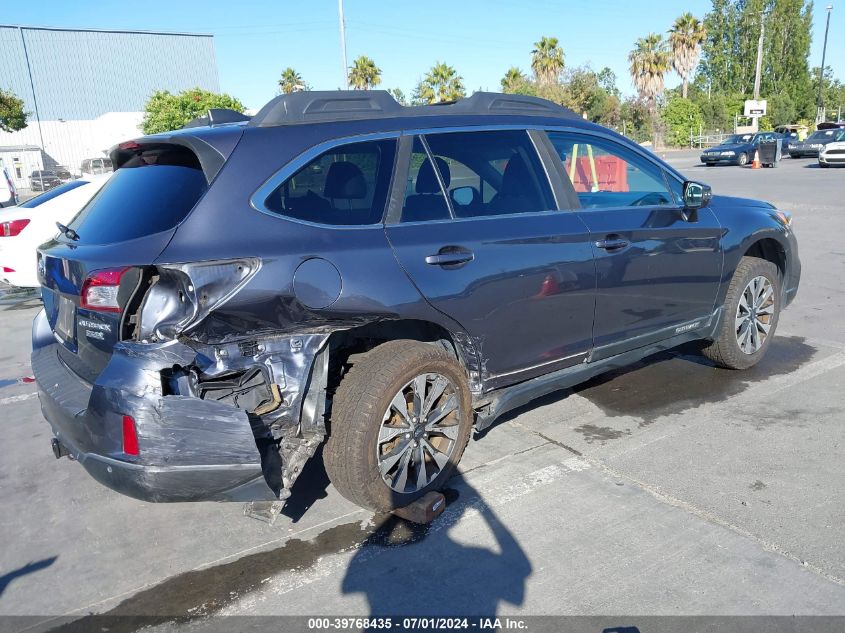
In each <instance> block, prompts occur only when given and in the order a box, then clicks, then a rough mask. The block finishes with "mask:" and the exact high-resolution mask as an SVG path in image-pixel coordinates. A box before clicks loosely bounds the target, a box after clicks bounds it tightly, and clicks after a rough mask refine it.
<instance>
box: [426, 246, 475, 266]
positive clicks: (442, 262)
mask: <svg viewBox="0 0 845 633" xmlns="http://www.w3.org/2000/svg"><path fill="white" fill-rule="evenodd" d="M473 259H475V254H474V253H473V252H472V251H470V250H467V249H465V248H461V247H456V246H444V247H443V248H441V249H440V251H439V252H438V253H437V254H436V255H429V256H428V257H426V258H425V263H426V264H430V265H432V266H460V265H461V264H467V263H469V262H471V261H472V260H473Z"/></svg>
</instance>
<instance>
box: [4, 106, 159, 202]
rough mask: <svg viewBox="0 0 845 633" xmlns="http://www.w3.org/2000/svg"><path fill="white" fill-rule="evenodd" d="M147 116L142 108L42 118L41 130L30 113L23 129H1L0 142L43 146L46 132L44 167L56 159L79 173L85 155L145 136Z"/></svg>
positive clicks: (101, 152) (103, 153) (100, 153)
mask: <svg viewBox="0 0 845 633" xmlns="http://www.w3.org/2000/svg"><path fill="white" fill-rule="evenodd" d="M143 116H144V114H143V113H142V112H107V113H106V114H103V115H102V116H100V117H97V118H96V119H93V120H78V121H42V122H41V132H40V134H39V129H38V128H39V125H38V123H37V122H36V121H35V120H34V119H33V118H32V117H30V120H29V125H28V126H27V127H26V128H24V129H23V130H21V131H19V132H11V133H9V132H0V146H41V137H42V136H43V138H44V154H45V156H44V168H45V169H49V168H50V167H51V165H53V164H54V162H55V164H59V165H64V166H65V167H67V168H68V169H69V170H70V171H71V173H73V174H76V175H78V174H79V168H80V165H81V164H82V161H83V159H85V158H99V157H103V156H106V155H107V152H108V150H109V148H110V147H112V146H113V145H116V144H117V143H120V142H121V141H125V140H128V139H131V138H137V137H138V136H141V135H142V132H141V130H140V127H139V126H140V124H141V120H142V119H143ZM24 176H29V174H28V173H27V174H25V175H24ZM16 184H17V185H18V186H22V187H26V186H28V183H20V182H16Z"/></svg>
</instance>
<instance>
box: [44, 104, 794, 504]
mask: <svg viewBox="0 0 845 633" xmlns="http://www.w3.org/2000/svg"><path fill="white" fill-rule="evenodd" d="M215 120H216V119H215ZM111 156H112V160H113V162H114V166H115V168H116V170H115V174H114V176H112V178H111V180H110V181H109V182H108V183H107V184H106V185H105V186H104V187H103V189H102V190H101V192H100V193H99V195H98V196H97V197H96V198H94V199H93V201H92V202H91V203H90V204H89V205H88V206H87V207H86V208H85V209H83V211H82V212H81V213H80V214H79V215H78V216H77V217H76V218H75V219H74V220H73V221H72V222H71V224H70V225H69V226H68V227H66V230H64V232H63V233H62V234H60V235H59V236H57V237H56V238H55V239H54V240H52V241H50V242H47V243H46V244H44V245H42V247H41V248H40V252H39V274H40V276H41V281H42V286H43V289H42V293H43V300H44V310H42V311H41V312H40V313H39V314H38V316H37V317H36V319H35V322H34V324H33V341H32V343H33V352H32V367H33V371H34V373H35V377H36V379H37V383H38V389H39V396H40V400H41V407H42V411H43V413H44V416H45V417H46V418H47V420H48V421H49V422H50V424H51V425H52V427H53V431H54V433H55V439H54V440H53V450H54V451H55V453H56V456H57V457H59V456H62V455H67V454H70V455H72V456H73V457H74V458H75V459H76V460H78V461H79V463H80V464H82V466H83V467H84V468H86V469H87V470H88V472H89V473H90V474H91V475H92V476H94V477H95V478H96V479H97V480H99V481H100V482H102V483H104V484H105V485H107V486H110V487H112V488H114V489H116V490H118V491H120V492H123V493H126V494H129V495H132V496H135V497H138V498H141V499H147V500H151V501H187V500H199V499H234V500H246V499H275V498H286V497H287V496H288V495H289V494H290V490H291V486H292V484H293V483H294V481H295V480H296V479H297V477H298V476H299V475H300V473H301V472H302V469H303V466H304V464H305V463H306V461H307V460H308V459H310V458H311V457H312V456H313V455H314V454H315V452H316V451H317V449H318V447H319V446H320V445H321V444H322V443H323V442H324V441H326V444H325V448H324V450H323V457H324V461H325V466H326V469H327V471H328V473H329V476H330V478H331V481H332V482H333V483H334V485H335V486H336V487H337V488H338V490H340V492H341V493H342V494H343V495H345V496H346V497H348V498H349V499H351V500H353V501H354V502H356V503H358V504H360V505H362V506H365V507H368V508H372V509H376V510H386V509H390V508H394V507H397V506H403V505H405V504H407V503H409V502H410V501H411V500H413V499H415V498H417V497H419V496H420V495H422V494H424V493H425V492H427V491H429V490H432V489H436V488H439V487H440V486H442V485H443V483H444V482H445V481H446V479H448V477H449V476H450V474H451V473H452V472H453V470H454V468H455V465H456V464H457V463H458V461H459V460H460V458H461V455H462V453H463V451H464V448H465V447H466V445H467V441H468V438H469V435H470V431H471V429H472V427H473V426H474V427H475V428H476V429H477V430H479V431H480V430H484V429H485V428H487V427H489V426H490V424H491V423H492V422H493V421H494V420H495V419H496V418H497V417H498V416H500V415H501V414H502V413H504V412H506V411H509V410H512V409H514V408H515V407H519V406H522V405H524V404H526V403H528V402H529V401H531V400H532V399H534V398H537V397H539V396H542V395H544V394H547V393H549V392H552V391H555V390H558V389H562V388H565V387H569V386H572V385H575V384H576V383H580V382H582V381H584V380H587V379H588V378H590V377H592V376H595V375H597V374H600V373H602V372H605V371H608V370H610V369H613V368H617V367H621V366H624V365H627V364H630V363H633V362H635V361H637V360H639V359H641V358H643V357H645V356H648V355H649V354H652V353H654V352H656V351H659V350H664V349H667V348H671V347H674V346H676V345H679V344H681V343H685V342H688V341H703V349H704V354H706V355H707V356H708V357H709V358H710V359H712V360H713V362H715V363H716V364H718V365H719V366H722V367H731V368H736V369H745V368H748V367H751V366H753V365H755V364H756V363H758V362H759V361H760V360H761V358H763V356H764V355H765V354H766V350H767V349H768V347H769V346H770V345H771V342H772V338H773V336H774V333H775V329H776V327H777V322H778V316H779V314H780V311H781V309H783V308H784V307H785V306H786V305H787V304H789V303H790V302H791V301H792V299H793V298H794V297H795V293H796V291H797V288H798V280H799V277H800V272H801V266H800V263H799V260H798V253H797V247H796V241H795V236H794V234H793V231H792V226H791V216H790V215H789V214H788V213H786V212H783V211H779V210H777V209H776V208H774V207H773V206H772V205H770V204H768V203H766V202H761V201H757V200H745V199H741V198H734V197H726V196H711V192H710V189H709V187H707V186H706V185H703V184H700V183H697V182H690V181H686V180H685V178H684V176H683V175H681V174H680V173H679V172H677V171H676V170H675V169H673V168H672V167H670V166H669V165H667V164H666V163H664V162H662V161H661V160H660V159H658V158H657V157H656V156H655V155H653V154H651V153H650V152H648V151H646V150H643V149H642V148H640V147H639V146H637V145H636V144H634V143H632V142H631V141H629V140H628V139H627V138H625V137H623V136H621V135H619V134H616V133H614V132H612V131H610V130H607V129H605V128H603V127H600V126H598V125H595V124H592V123H589V122H587V121H584V120H583V119H582V118H581V117H580V116H577V115H575V114H573V113H572V112H570V111H569V110H566V109H564V108H561V107H559V106H556V105H554V104H552V103H550V102H548V101H544V100H541V99H536V98H531V97H521V96H516V95H499V94H490V93H476V94H474V95H473V96H472V97H469V98H467V99H461V100H459V101H457V102H455V103H454V104H448V105H436V106H420V107H403V106H401V105H399V104H398V103H396V102H395V101H394V100H393V99H392V97H390V95H389V94H388V93H386V92H381V91H368V92H301V93H294V94H290V95H283V96H280V97H277V98H276V99H274V100H273V101H271V102H270V103H269V104H267V105H266V106H265V107H264V108H263V109H262V110H261V111H260V112H259V113H258V114H257V115H255V117H253V118H252V120H251V121H250V122H249V123H248V124H228V125H225V124H224V125H213V126H211V127H208V126H207V127H193V128H190V129H185V130H181V131H177V132H172V133H166V134H161V135H157V136H150V137H144V138H139V139H136V140H133V141H128V142H125V143H122V144H120V145H119V146H117V147H115V148H114V149H113V151H112V153H111ZM656 388H672V389H683V385H671V386H668V385H663V386H658V387H656Z"/></svg>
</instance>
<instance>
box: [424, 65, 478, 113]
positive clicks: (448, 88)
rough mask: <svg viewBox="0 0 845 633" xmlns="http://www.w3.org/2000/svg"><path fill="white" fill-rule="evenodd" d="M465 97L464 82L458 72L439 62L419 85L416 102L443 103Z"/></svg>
mask: <svg viewBox="0 0 845 633" xmlns="http://www.w3.org/2000/svg"><path fill="white" fill-rule="evenodd" d="M465 96H466V89H465V88H464V80H463V78H462V77H461V76H460V75H458V71H456V70H455V69H454V68H452V67H451V66H449V65H448V64H445V63H443V62H437V63H436V64H435V65H434V66H432V67H431V70H429V71H428V73H427V74H426V76H425V77H423V79H422V81H420V83H419V84H418V85H417V89H416V94H415V95H414V101H416V102H421V103H441V102H443V101H455V100H456V99H460V98H461V97H465Z"/></svg>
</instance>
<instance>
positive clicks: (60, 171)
mask: <svg viewBox="0 0 845 633" xmlns="http://www.w3.org/2000/svg"><path fill="white" fill-rule="evenodd" d="M53 171H54V172H55V174H56V176H57V177H58V178H59V180H61V181H62V182H67V181H69V180H73V174H71V173H70V170H69V169H68V168H67V167H65V166H64V165H56V166H55V167H53Z"/></svg>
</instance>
